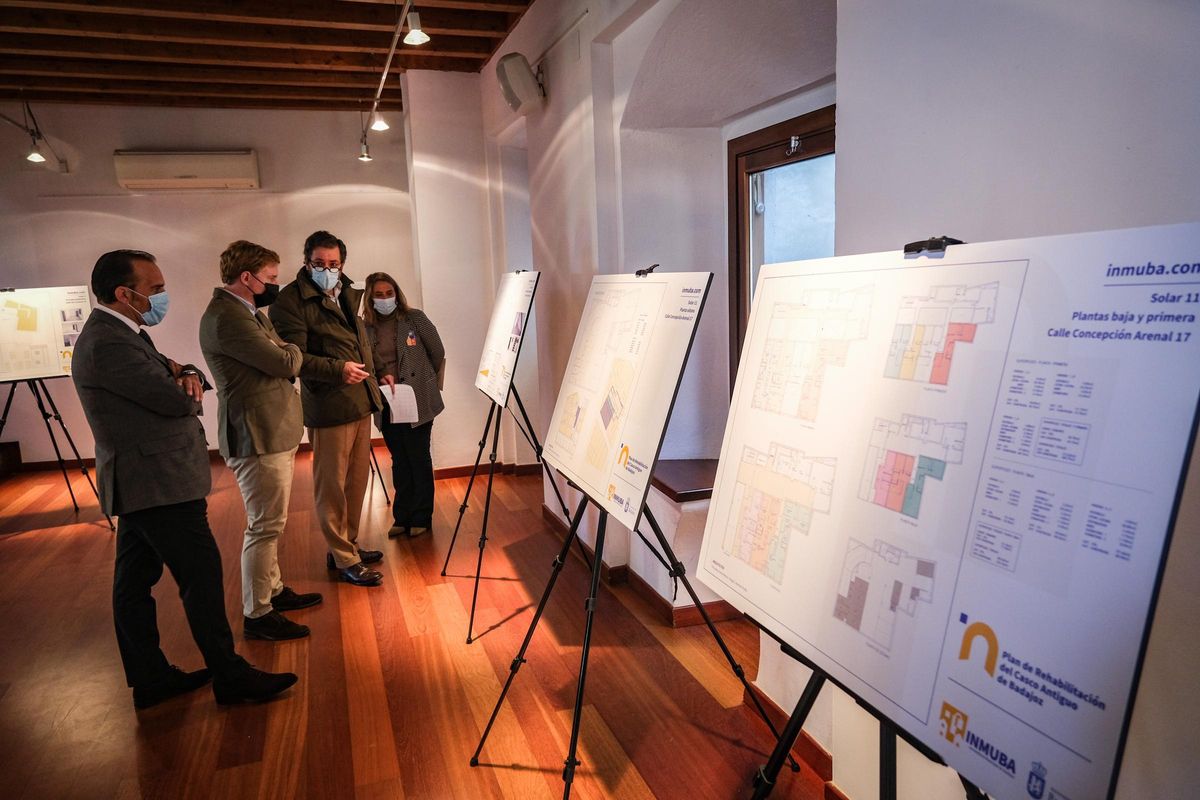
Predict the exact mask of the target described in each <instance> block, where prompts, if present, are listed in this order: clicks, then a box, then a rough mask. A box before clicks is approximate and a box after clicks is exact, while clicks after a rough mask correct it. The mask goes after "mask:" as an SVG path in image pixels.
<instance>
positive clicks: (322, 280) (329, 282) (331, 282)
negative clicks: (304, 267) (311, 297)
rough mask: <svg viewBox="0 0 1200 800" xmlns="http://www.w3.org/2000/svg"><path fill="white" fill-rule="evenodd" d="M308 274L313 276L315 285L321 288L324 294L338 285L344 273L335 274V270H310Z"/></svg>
mask: <svg viewBox="0 0 1200 800" xmlns="http://www.w3.org/2000/svg"><path fill="white" fill-rule="evenodd" d="M308 274H309V275H311V276H312V279H313V283H315V284H316V285H317V286H319V287H320V289H321V291H322V292H328V291H329V290H330V289H332V288H333V287H335V286H337V285H338V281H340V280H341V279H342V273H340V272H334V271H333V270H328V269H322V270H315V269H310V270H309V271H308Z"/></svg>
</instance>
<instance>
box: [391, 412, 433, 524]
mask: <svg viewBox="0 0 1200 800" xmlns="http://www.w3.org/2000/svg"><path fill="white" fill-rule="evenodd" d="M432 432H433V421H432V420H430V421H429V422H426V423H425V424H424V425H419V426H417V427H415V428H414V427H413V426H412V425H409V424H408V423H404V422H402V423H400V424H398V425H393V424H391V423H388V424H385V425H384V426H383V441H384V442H386V443H387V448H388V452H389V453H391V454H392V485H393V486H395V488H396V499H395V502H393V503H392V520H393V521H394V522H395V524H397V525H410V526H412V527H415V528H428V527H430V526H431V525H432V524H433V456H432V455H431V454H430V452H429V437H430V434H431V433H432Z"/></svg>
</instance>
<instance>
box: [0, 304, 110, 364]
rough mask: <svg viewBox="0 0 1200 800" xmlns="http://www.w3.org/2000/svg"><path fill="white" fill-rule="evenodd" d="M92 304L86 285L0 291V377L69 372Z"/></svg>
mask: <svg viewBox="0 0 1200 800" xmlns="http://www.w3.org/2000/svg"><path fill="white" fill-rule="evenodd" d="M91 309H92V305H91V302H90V301H89V300H88V290H87V287H86V286H47V287H43V288H38V289H11V290H4V291H0V381H23V380H33V379H37V378H55V377H58V376H60V375H70V374H71V355H72V354H73V353H74V352H75V340H76V339H78V338H79V332H80V331H81V330H83V323H84V322H86V321H87V318H88V314H90V313H91Z"/></svg>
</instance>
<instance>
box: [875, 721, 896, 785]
mask: <svg viewBox="0 0 1200 800" xmlns="http://www.w3.org/2000/svg"><path fill="white" fill-rule="evenodd" d="M879 800H896V732H895V731H894V730H892V727H891V726H890V725H888V724H887V723H886V722H884V721H883V720H880V721H879Z"/></svg>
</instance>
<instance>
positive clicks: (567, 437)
mask: <svg viewBox="0 0 1200 800" xmlns="http://www.w3.org/2000/svg"><path fill="white" fill-rule="evenodd" d="M566 403H567V405H566V408H565V413H564V414H563V415H562V417H561V418H560V419H559V421H558V440H559V443H560V444H561V445H562V447H563V449H564V450H566V451H567V452H568V453H573V452H575V440H576V439H577V438H578V436H579V429H580V428H582V427H583V405H582V404H581V403H580V401H579V392H571V393H570V394H569V395H567V400H566Z"/></svg>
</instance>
